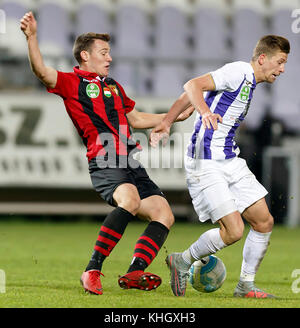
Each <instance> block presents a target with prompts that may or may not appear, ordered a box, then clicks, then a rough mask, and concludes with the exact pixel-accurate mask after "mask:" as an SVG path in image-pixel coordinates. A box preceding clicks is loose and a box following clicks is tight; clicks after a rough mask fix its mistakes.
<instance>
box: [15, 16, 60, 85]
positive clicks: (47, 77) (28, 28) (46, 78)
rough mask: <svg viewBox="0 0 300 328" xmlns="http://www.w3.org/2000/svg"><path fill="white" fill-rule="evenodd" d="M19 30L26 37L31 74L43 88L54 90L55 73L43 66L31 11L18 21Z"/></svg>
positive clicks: (52, 69)
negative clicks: (43, 85)
mask: <svg viewBox="0 0 300 328" xmlns="http://www.w3.org/2000/svg"><path fill="white" fill-rule="evenodd" d="M20 28H21V30H22V31H23V33H24V34H25V36H26V40H27V43H28V57H29V62H30V66H31V69H32V71H33V73H34V74H35V75H36V76H37V78H38V79H39V80H41V82H42V83H43V84H45V86H47V87H49V88H54V87H55V86H56V81H57V71H56V70H55V69H54V68H52V67H48V66H45V64H44V61H43V57H42V55H41V52H40V48H39V44H38V40H37V22H36V19H35V18H34V16H33V13H32V12H31V11H30V12H28V13H26V14H25V15H24V16H23V18H22V19H21V20H20Z"/></svg>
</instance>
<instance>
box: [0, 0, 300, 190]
mask: <svg viewBox="0 0 300 328" xmlns="http://www.w3.org/2000/svg"><path fill="white" fill-rule="evenodd" d="M296 8H300V1H299V0H252V1H244V0H145V1H141V0H101V1H100V0H63V1H61V0H54V1H53V0H51V1H50V0H0V9H2V10H3V11H4V12H5V14H6V22H5V23H6V33H5V34H0V93H1V95H2V97H4V104H8V105H2V107H3V108H4V109H3V108H1V109H0V111H1V112H0V114H1V116H4V117H5V111H6V110H7V111H8V112H9V111H10V110H11V108H10V107H9V106H12V108H14V104H13V101H12V99H14V98H13V96H12V95H11V90H14V91H16V90H17V92H18V95H20V96H22V92H24V95H25V96H24V97H25V98H24V99H27V98H26V97H29V98H30V97H34V96H33V95H35V94H38V95H39V96H38V97H41V94H40V93H39V92H40V91H41V90H43V89H42V88H41V84H40V82H39V81H37V79H36V78H35V77H34V76H33V75H32V73H31V71H30V68H29V65H28V59H27V46H26V42H25V40H24V37H23V34H22V32H21V31H20V30H19V19H20V18H21V17H22V15H23V14H24V13H25V12H26V11H28V10H32V11H33V12H34V13H35V14H36V17H37V20H38V28H39V34H38V37H39V42H40V47H41V51H42V53H43V55H44V56H45V60H46V62H47V63H48V64H50V65H53V66H54V67H56V68H57V69H59V70H63V71H69V70H72V67H73V66H74V65H75V64H76V63H75V61H74V59H73V57H72V45H73V42H74V40H75V37H76V36H77V35H79V34H81V33H85V32H88V31H94V32H105V33H109V34H110V35H111V49H112V57H113V65H112V68H111V76H113V77H114V78H115V79H116V80H118V81H119V82H121V83H122V84H123V85H124V87H125V90H126V91H127V93H128V94H129V95H130V96H132V97H134V99H135V100H136V101H137V104H138V105H140V107H141V109H144V110H149V111H156V112H161V111H167V110H168V108H169V107H170V105H171V104H172V102H173V101H174V99H175V98H176V97H177V96H179V95H180V93H181V92H182V91H183V88H182V86H183V84H184V83H185V82H186V81H187V80H188V79H190V78H192V77H195V76H197V75H200V74H203V73H206V72H208V71H211V70H214V69H216V68H218V67H220V66H221V65H223V64H224V63H226V62H229V61H233V60H244V61H249V60H250V59H251V55H252V50H253V48H254V46H255V43H256V42H257V40H258V39H259V38H260V37H261V36H262V35H264V34H269V33H274V34H280V35H283V36H285V37H287V38H288V39H289V40H290V42H291V55H290V56H289V61H288V64H287V65H286V71H287V72H286V74H284V75H283V77H281V78H280V79H278V81H276V83H275V84H274V86H271V87H270V86H269V85H267V86H261V85H259V86H258V87H257V90H256V91H255V96H254V99H253V103H252V106H251V110H250V111H249V114H248V116H249V117H248V118H247V120H246V124H245V125H244V129H242V132H241V133H240V135H239V142H240V145H241V148H242V151H243V145H245V148H246V145H247V142H248V141H247V140H248V139H249V137H253V136H255V134H256V133H257V131H260V130H261V129H263V127H262V126H263V122H264V120H265V118H266V117H271V118H272V119H274V120H276V121H279V122H281V124H282V127H283V128H282V131H283V132H282V138H284V137H285V135H288V136H291V135H293V136H294V138H297V137H299V133H300V119H299V117H300V115H299V114H300V113H299V110H300V92H299V91H298V88H299V87H298V85H299V83H298V76H299V73H300V68H299V67H300V66H299V60H300V34H298V33H294V32H293V31H292V29H291V25H292V23H293V20H295V18H292V17H291V13H292V11H293V9H296ZM42 92H43V97H44V98H43V99H45V102H48V101H50V100H49V99H51V101H52V100H53V98H49V96H48V95H46V93H45V91H44V90H43V91H42ZM5 97H7V98H5ZM153 99H155V101H154V100H153ZM51 101H50V102H51ZM149 102H150V105H149V106H148V103H149ZM32 106H33V105H32ZM3 111H4V112H3ZM42 111H43V109H42ZM9 113H10V112H9ZM191 120H192V119H191ZM247 122H248V123H247ZM191 124H192V123H191V121H189V123H188V124H179V125H175V126H174V132H180V133H183V132H187V131H189V132H190V130H191V129H190V126H191ZM39 129H42V127H39ZM270 129H271V128H270ZM0 132H1V131H0ZM271 132H272V129H271ZM266 133H267V132H266ZM11 138H12V137H11ZM3 140H9V137H7V139H5V138H4V137H2V135H1V133H0V141H1V142H2V144H1V147H2V145H3V147H4V146H5V142H4V141H3ZM272 140H273V139H272ZM54 142H55V141H54ZM76 144H77V143H76ZM3 147H2V151H5V148H3ZM81 151H82V150H81ZM246 154H247V151H246ZM248 155H249V154H248ZM261 161H262V159H260V162H259V163H257V164H256V165H258V166H259V165H260V166H261ZM254 162H255V159H254ZM0 164H1V163H0ZM0 166H1V165H0ZM4 166H5V165H4ZM2 167H3V163H2ZM256 169H258V170H259V168H257V167H253V170H254V171H255V170H256ZM174 172H179V173H178V174H179V176H180V177H183V170H181V171H180V169H179V170H177V171H174ZM153 174H155V173H153ZM168 174H173V173H171V172H169V173H168V172H165V171H164V172H163V174H159V173H158V175H157V176H158V179H160V180H161V182H160V184H161V185H163V186H165V187H166V188H167V189H168V188H169V187H170V188H171V187H172V186H170V182H171V181H172V180H171V179H170V175H168ZM182 181H183V182H182V188H180V187H178V186H176V188H177V189H182V190H185V189H186V187H185V184H184V179H182ZM88 184H89V182H88ZM176 188H175V189H176ZM171 189H172V188H171Z"/></svg>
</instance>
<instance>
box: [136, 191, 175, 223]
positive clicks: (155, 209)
mask: <svg viewBox="0 0 300 328" xmlns="http://www.w3.org/2000/svg"><path fill="white" fill-rule="evenodd" d="M137 216H138V217H140V218H142V219H146V220H148V221H158V222H160V223H162V224H164V225H165V226H166V227H167V228H169V229H170V228H171V226H172V225H173V223H174V216H173V213H172V210H171V208H170V205H169V203H168V201H167V200H166V199H165V198H164V197H162V196H159V195H152V196H150V197H147V198H144V199H142V200H141V205H140V207H139V210H138V212H137Z"/></svg>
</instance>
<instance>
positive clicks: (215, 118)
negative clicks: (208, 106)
mask: <svg viewBox="0 0 300 328" xmlns="http://www.w3.org/2000/svg"><path fill="white" fill-rule="evenodd" d="M218 122H221V123H222V122H223V118H222V116H221V115H220V114H214V113H212V112H210V111H209V112H206V113H204V114H203V115H202V124H203V127H204V129H210V128H213V129H214V130H217V129H218Z"/></svg>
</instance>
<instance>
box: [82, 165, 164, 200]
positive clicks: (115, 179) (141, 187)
mask: <svg viewBox="0 0 300 328" xmlns="http://www.w3.org/2000/svg"><path fill="white" fill-rule="evenodd" d="M89 171H90V176H91V180H92V184H93V186H94V188H95V190H96V191H97V192H98V193H99V194H100V196H101V197H102V198H103V199H104V200H105V201H106V202H107V203H108V204H110V205H112V206H116V204H115V203H114V200H113V193H114V191H115V190H116V188H117V187H118V186H120V185H121V184H123V183H131V184H133V185H135V186H136V188H137V190H138V193H139V195H140V198H141V199H144V198H147V197H150V196H153V195H159V196H162V197H165V196H164V194H163V193H162V191H161V190H160V189H159V187H158V186H157V185H156V184H155V183H154V182H153V181H152V180H151V179H150V178H149V176H148V174H147V172H146V170H145V169H144V168H143V167H142V165H140V166H139V167H135V168H131V167H130V166H128V167H126V168H119V167H116V168H99V167H98V166H97V164H96V162H95V161H94V160H92V161H91V162H90V163H89Z"/></svg>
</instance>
